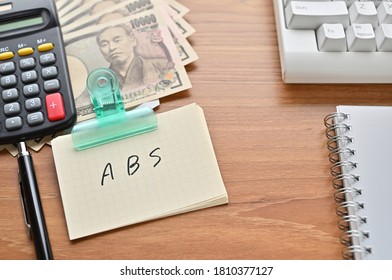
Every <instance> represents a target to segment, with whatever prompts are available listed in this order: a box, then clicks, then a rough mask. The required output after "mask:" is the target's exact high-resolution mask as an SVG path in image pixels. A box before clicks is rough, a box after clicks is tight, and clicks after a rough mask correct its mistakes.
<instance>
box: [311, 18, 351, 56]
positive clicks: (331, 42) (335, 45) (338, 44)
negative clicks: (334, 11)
mask: <svg viewBox="0 0 392 280" xmlns="http://www.w3.org/2000/svg"><path fill="white" fill-rule="evenodd" d="M317 44H318V48H319V50H320V51H322V52H345V51H347V44H346V33H345V32H344V28H343V25H341V24H340V23H335V24H327V23H324V24H323V25H321V26H320V28H319V29H317Z"/></svg>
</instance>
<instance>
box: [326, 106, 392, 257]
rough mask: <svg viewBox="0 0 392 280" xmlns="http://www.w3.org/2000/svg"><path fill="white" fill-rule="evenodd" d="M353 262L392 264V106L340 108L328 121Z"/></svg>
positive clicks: (342, 216)
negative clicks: (383, 260)
mask: <svg viewBox="0 0 392 280" xmlns="http://www.w3.org/2000/svg"><path fill="white" fill-rule="evenodd" d="M325 125H326V127H327V129H326V135H327V138H328V145H327V146H328V149H329V151H330V154H329V158H330V161H331V174H332V175H333V181H332V185H333V187H334V188H335V189H336V192H335V200H336V202H337V213H338V215H339V216H340V222H339V228H340V229H341V230H342V236H341V242H342V243H343V244H344V245H345V246H346V247H344V249H343V257H344V258H347V259H365V260H368V259H378V260H379V259H392V239H391V233H392V220H391V219H390V216H391V214H392V179H391V175H392V107H387V106H337V112H336V113H333V114H330V115H328V116H327V117H326V118H325Z"/></svg>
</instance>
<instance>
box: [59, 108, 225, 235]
mask: <svg viewBox="0 0 392 280" xmlns="http://www.w3.org/2000/svg"><path fill="white" fill-rule="evenodd" d="M52 147H53V155H54V160H55V164H56V170H57V177H58V181H59V185H60V191H61V198H62V201H63V207H64V212H65V217H66V222H67V227H68V233H69V238H70V239H77V238H81V237H84V236H88V235H91V234H95V233H99V232H103V231H107V230H110V229H114V228H118V227H122V226H126V225H130V224H135V223H140V222H143V221H148V220H152V219H158V218H162V217H166V216H171V215H176V214H180V213H184V212H189V211H193V210H198V209H202V208H206V207H211V206H216V205H219V204H225V203H227V202H228V196H227V192H226V189H225V186H224V184H223V180H222V177H221V174H220V171H219V167H218V164H217V160H216V157H215V153H214V150H213V146H212V143H211V139H210V136H209V132H208V128H207V124H206V121H205V119H204V114H203V110H202V109H201V108H200V107H199V106H198V105H196V104H191V105H187V106H184V107H181V108H178V109H175V110H172V111H169V112H165V113H161V114H159V115H158V129H157V130H155V131H152V132H149V133H145V134H141V135H138V136H135V137H130V138H126V139H123V140H119V141H116V142H112V143H109V144H105V145H102V146H97V147H94V148H90V149H87V150H83V151H76V150H75V148H74V146H73V143H72V138H71V135H65V136H60V137H58V138H56V139H54V140H53V141H52Z"/></svg>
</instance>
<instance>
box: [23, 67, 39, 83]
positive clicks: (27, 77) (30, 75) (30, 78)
mask: <svg viewBox="0 0 392 280" xmlns="http://www.w3.org/2000/svg"><path fill="white" fill-rule="evenodd" d="M37 80H38V74H37V71H35V70H30V71H27V72H23V73H22V82H23V83H25V84H29V83H34V82H36V81H37Z"/></svg>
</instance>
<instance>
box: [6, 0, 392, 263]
mask: <svg viewBox="0 0 392 280" xmlns="http://www.w3.org/2000/svg"><path fill="white" fill-rule="evenodd" d="M180 2H181V3H183V4H184V5H185V6H187V7H189V8H190V10H191V11H190V13H189V14H188V15H186V17H185V18H186V19H187V20H188V21H189V23H190V24H191V25H192V26H193V27H194V28H195V29H196V33H195V34H193V35H192V36H191V37H190V41H191V43H192V45H193V47H194V48H195V50H196V52H197V53H198V54H199V56H200V59H199V60H198V61H197V62H195V63H193V64H192V65H189V66H188V67H187V70H188V72H189V76H190V79H191V81H192V84H193V88H192V89H190V90H188V91H186V92H181V93H178V94H175V95H172V96H170V97H167V98H163V99H162V100H161V105H160V107H159V109H158V112H164V111H167V110H171V109H174V108H178V107H180V106H183V105H187V104H189V103H192V102H196V103H198V104H199V105H200V106H202V107H203V108H204V112H205V115H206V119H207V123H208V126H209V131H210V134H211V138H212V142H213V145H214V148H215V152H216V156H217V159H218V163H219V166H220V169H221V173H222V176H223V179H224V182H225V186H226V188H227V191H228V194H229V204H228V205H225V206H218V207H214V208H210V209H206V210H200V211H196V212H192V213H188V214H183V215H179V216H174V217H169V218H164V219H161V220H156V221H151V222H147V223H142V224H138V225H133V226H127V227H124V228H120V229H117V230H113V231H109V232H105V233H102V234H98V235H94V236H91V237H87V238H83V239H80V240H77V241H72V242H71V241H70V240H69V238H68V235H67V228H66V223H65V218H64V212H63V208H62V203H61V197H60V193H59V187H58V183H57V178H56V174H55V167H54V163H53V157H52V150H51V148H50V147H49V146H46V147H44V148H43V149H42V150H41V151H40V152H38V153H33V157H34V162H35V166H36V172H37V176H38V183H39V186H40V192H41V199H42V203H43V207H44V211H45V215H46V222H47V225H48V230H49V235H50V241H51V244H52V248H53V253H54V256H55V258H56V259H341V249H342V245H341V244H340V242H339V235H340V231H339V229H338V228H337V222H338V218H337V215H336V214H335V207H336V205H335V202H334V200H333V188H332V186H331V175H330V173H329V161H328V157H327V156H328V153H327V148H326V139H325V136H324V125H323V119H324V117H325V116H326V115H327V114H328V113H331V112H333V111H334V110H335V106H336V105H339V104H350V105H351V104H359V105H391V104H392V86H391V85H286V84H284V83H282V80H281V73H280V61H279V53H278V46H277V38H276V31H275V21H274V16H273V5H272V0H222V1H209V0H199V1H195V0H193V1H192V0H181V1H180ZM0 258H1V259H34V258H35V253H34V248H33V243H32V242H31V241H30V240H29V239H28V236H27V234H26V231H25V227H24V221H23V214H22V207H21V202H20V197H19V190H18V180H17V162H16V159H15V158H13V157H12V156H11V155H10V154H8V153H7V152H6V151H2V152H0Z"/></svg>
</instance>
